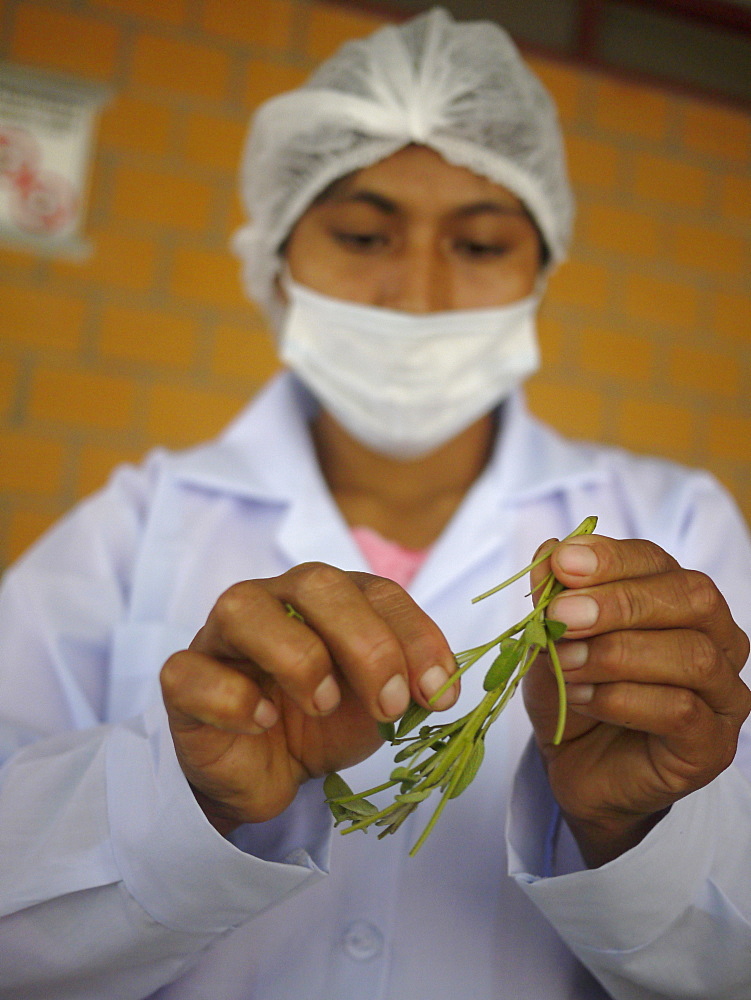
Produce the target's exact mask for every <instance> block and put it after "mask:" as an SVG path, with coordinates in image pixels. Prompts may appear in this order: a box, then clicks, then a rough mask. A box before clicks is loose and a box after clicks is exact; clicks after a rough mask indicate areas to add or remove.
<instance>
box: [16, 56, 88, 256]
mask: <svg viewBox="0 0 751 1000" xmlns="http://www.w3.org/2000/svg"><path fill="white" fill-rule="evenodd" d="M106 97H107V91H106V90H105V89H104V88H102V87H97V86H95V85H91V84H86V83H79V82H78V81H75V80H69V79H67V78H65V77H58V76H53V75H50V74H47V73H42V72H39V71H37V70H32V69H28V68H26V67H23V66H16V65H10V64H7V63H0V239H2V240H3V241H5V242H13V243H22V244H26V245H27V246H31V247H32V248H36V249H38V250H39V251H40V252H46V253H61V254H62V253H65V254H70V253H73V254H75V253H81V252H83V251H85V249H86V244H85V242H84V241H83V239H82V228H83V219H84V209H85V201H86V189H87V181H88V176H89V167H90V158H91V146H92V136H93V132H94V125H95V120H96V115H97V112H98V110H99V108H100V106H101V105H102V103H103V102H104V100H105V99H106Z"/></svg>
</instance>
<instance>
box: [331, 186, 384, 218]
mask: <svg viewBox="0 0 751 1000" xmlns="http://www.w3.org/2000/svg"><path fill="white" fill-rule="evenodd" d="M331 200H332V201H336V202H338V203H339V204H343V203H347V202H359V203H362V204H365V205H372V206H373V207H374V208H377V209H378V210H379V211H381V212H384V213H385V214H387V215H395V214H396V213H397V212H398V211H399V208H398V206H397V204H396V202H394V201H392V200H391V199H390V198H387V197H385V195H382V194H378V192H377V191H368V190H360V191H357V190H355V191H343V192H340V193H336V192H333V193H332V199H331Z"/></svg>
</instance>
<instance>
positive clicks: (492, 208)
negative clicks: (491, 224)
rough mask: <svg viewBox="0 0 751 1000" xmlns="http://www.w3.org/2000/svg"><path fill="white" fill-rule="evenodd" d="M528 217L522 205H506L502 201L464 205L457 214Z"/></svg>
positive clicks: (464, 215) (465, 215)
mask: <svg viewBox="0 0 751 1000" xmlns="http://www.w3.org/2000/svg"><path fill="white" fill-rule="evenodd" d="M486 213H490V214H492V215H527V212H526V210H525V209H524V207H523V206H522V205H504V204H503V202H500V201H477V202H473V203H472V204H471V205H463V206H462V207H461V208H459V209H457V212H456V214H457V215H460V216H463V217H467V216H473V215H484V214H486Z"/></svg>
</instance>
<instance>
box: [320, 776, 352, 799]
mask: <svg viewBox="0 0 751 1000" xmlns="http://www.w3.org/2000/svg"><path fill="white" fill-rule="evenodd" d="M323 791H324V794H325V796H326V798H327V800H328V801H329V802H331V801H332V800H333V799H342V798H344V797H345V796H347V795H352V794H353V792H352V789H351V788H350V787H349V785H348V784H347V782H346V781H345V780H344V778H342V777H341V775H339V774H337V773H336V771H332V772H331V774H327V775H326V777H325V779H324V782H323Z"/></svg>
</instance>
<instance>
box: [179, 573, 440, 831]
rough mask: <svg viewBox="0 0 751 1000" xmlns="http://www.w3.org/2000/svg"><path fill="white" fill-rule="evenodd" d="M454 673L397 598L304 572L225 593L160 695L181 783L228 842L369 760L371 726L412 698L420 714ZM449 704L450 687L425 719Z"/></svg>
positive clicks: (393, 589)
mask: <svg viewBox="0 0 751 1000" xmlns="http://www.w3.org/2000/svg"><path fill="white" fill-rule="evenodd" d="M290 606H291V607H292V608H294V609H295V612H297V615H294V614H291V613H290V610H289V609H290ZM455 669H456V666H455V662H454V657H453V655H452V653H451V651H450V649H449V647H448V644H447V642H446V640H445V638H444V636H443V635H442V633H441V631H440V629H439V628H438V626H437V625H436V624H435V623H434V622H433V621H432V620H431V619H430V618H429V617H428V616H427V615H426V614H425V613H424V612H423V611H422V610H421V609H420V608H419V607H418V606H417V605H416V604H415V602H414V601H413V600H412V599H411V598H410V597H409V595H408V594H407V593H406V592H405V591H404V590H403V589H402V588H401V587H400V586H398V584H396V583H393V582H392V581H390V580H386V579H384V578H382V577H377V576H372V575H370V574H367V573H347V572H344V571H342V570H339V569H335V568H334V567H331V566H327V565H325V564H322V563H305V564H303V565H301V566H297V567H295V568H294V569H291V570H289V571H288V572H286V573H283V574H282V575H281V576H278V577H273V578H270V579H265V580H251V581H245V582H243V583H237V584H235V585H234V586H233V587H230V588H229V590H227V591H225V593H224V594H222V595H221V597H220V598H219V600H218V601H217V603H216V604H215V605H214V608H213V609H212V611H211V613H210V615H209V617H208V620H207V622H206V624H205V625H204V626H203V628H202V629H201V630H200V631H199V632H198V634H197V635H196V637H195V638H194V640H193V642H192V643H191V645H190V648H189V649H187V650H184V651H183V652H179V653H175V654H174V655H173V656H171V657H170V658H169V660H168V661H167V662H166V663H165V665H164V667H163V668H162V673H161V684H162V693H163V697H164V702H165V705H166V708H167V715H168V718H169V724H170V729H171V731H172V738H173V740H174V743H175V749H176V751H177V757H178V760H179V762H180V765H181V767H182V769H183V772H184V774H185V776H186V778H187V780H188V781H189V782H190V784H191V787H192V788H193V792H194V794H195V796H196V799H197V801H198V802H199V804H200V805H201V807H202V809H203V810H204V812H205V813H206V816H207V817H208V819H209V820H210V822H211V823H212V824H213V825H214V826H215V827H216V829H217V830H219V831H220V832H221V833H223V834H225V835H226V834H227V833H229V832H231V831H232V830H233V829H234V828H235V827H237V826H239V825H240V824H241V823H258V822H263V821H265V820H269V819H271V818H273V817H274V816H276V815H278V814H279V813H281V812H282V811H283V810H284V809H286V808H287V806H288V805H289V804H290V803H291V802H292V800H293V799H294V797H295V794H296V792H297V789H298V788H299V786H300V785H301V784H302V783H303V782H304V781H307V780H308V779H309V778H314V777H319V776H322V775H324V774H326V773H328V772H329V771H335V770H339V769H341V768H344V767H348V766H350V765H352V764H355V763H357V762H358V761H360V760H363V759H364V758H365V757H367V756H369V754H371V753H373V751H374V750H376V749H377V748H378V746H380V744H381V738H380V736H379V734H378V729H377V722H379V721H392V720H394V719H396V718H398V717H399V716H400V715H401V714H402V713H403V712H404V710H405V709H406V708H407V705H408V703H409V699H410V697H411V698H414V699H415V700H416V701H418V702H419V703H420V704H422V705H425V706H427V704H428V698H430V697H431V696H432V695H433V694H434V693H435V691H437V690H438V688H439V687H440V686H441V684H443V683H444V681H445V680H446V679H447V678H448V676H449V674H451V673H453V672H454V671H455ZM457 694H458V684H455V685H453V686H452V687H451V688H449V690H448V691H447V692H446V693H445V694H444V695H443V696H442V697H441V698H440V699H439V700H438V702H437V703H436V704H435V705H433V706H432V707H433V708H439V709H444V708H448V707H450V705H452V704H453V703H454V701H455V700H456V696H457Z"/></svg>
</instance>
